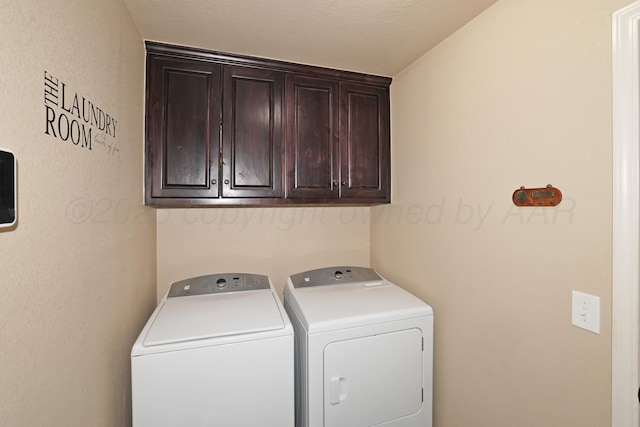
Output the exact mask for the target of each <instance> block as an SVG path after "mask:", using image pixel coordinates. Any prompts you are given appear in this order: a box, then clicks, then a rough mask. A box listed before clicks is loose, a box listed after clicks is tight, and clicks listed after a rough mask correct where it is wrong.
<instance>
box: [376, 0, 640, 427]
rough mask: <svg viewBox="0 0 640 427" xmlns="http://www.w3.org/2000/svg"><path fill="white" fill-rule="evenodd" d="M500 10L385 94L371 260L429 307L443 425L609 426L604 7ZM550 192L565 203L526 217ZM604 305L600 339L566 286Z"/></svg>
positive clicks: (522, 4) (547, 5) (505, 3)
mask: <svg viewBox="0 0 640 427" xmlns="http://www.w3.org/2000/svg"><path fill="white" fill-rule="evenodd" d="M628 3H630V2H629V1H602V0H588V1H584V0H580V1H578V0H549V1H547V0H501V1H499V2H497V3H496V4H495V5H493V6H492V7H491V8H489V9H488V10H487V11H485V12H484V13H483V14H481V15H480V16H478V17H477V18H476V19H475V20H474V21H472V22H471V23H469V24H468V25H467V26H465V27H464V28H463V29H461V30H460V31H458V32H457V33H456V34H454V35H453V36H451V37H450V38H448V39H447V40H446V41H444V42H443V43H442V44H440V45H438V46H437V47H436V48H435V49H433V50H432V51H430V52H429V53H428V54H426V55H424V56H423V57H422V58H420V59H419V60H418V61H416V62H415V63H414V64H412V65H411V66H410V67H408V68H406V69H405V70H404V71H403V72H401V73H400V74H399V75H397V76H395V78H394V81H393V85H392V109H391V111H392V141H393V142H392V158H393V180H392V182H393V196H392V197H393V204H392V205H391V206H385V207H379V208H374V209H372V218H374V222H373V224H372V235H371V247H372V266H373V267H375V268H377V269H379V270H380V271H381V273H383V274H384V275H386V276H388V277H389V278H392V279H395V280H396V281H398V282H399V283H401V284H403V285H405V286H406V287H407V288H409V289H410V290H411V291H413V292H415V293H416V294H417V295H419V296H420V297H422V298H423V299H425V300H426V301H428V302H429V303H431V304H432V305H433V307H434V311H435V392H434V398H435V408H434V413H435V424H434V425H436V426H438V427H462V426H469V427H495V426H518V427H539V426H577V425H580V426H592V427H602V426H607V425H610V424H611V421H610V412H611V385H610V383H611V233H612V231H611V215H612V213H611V199H612V190H611V188H612V187H611V186H612V166H611V158H612V137H611V133H612V124H611V13H612V12H613V11H615V10H617V9H619V8H621V7H623V6H625V5H626V4H628ZM547 184H553V185H554V186H556V187H558V188H559V189H560V190H561V191H562V192H563V195H564V200H563V201H562V203H561V204H560V205H559V206H558V207H556V208H544V209H543V208H516V207H514V206H513V203H512V202H511V196H512V193H513V191H514V190H516V189H517V188H519V187H520V186H521V185H524V186H526V187H544V186H545V185H547ZM574 289H575V290H578V291H582V292H585V293H589V294H594V295H597V296H599V297H600V298H601V332H600V334H599V335H597V334H594V333H591V332H588V331H585V330H583V329H579V328H577V327H575V326H572V325H571V291H572V290H574Z"/></svg>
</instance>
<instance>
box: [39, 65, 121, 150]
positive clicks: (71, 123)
mask: <svg viewBox="0 0 640 427" xmlns="http://www.w3.org/2000/svg"><path fill="white" fill-rule="evenodd" d="M44 107H45V130H44V133H45V134H47V135H51V136H53V137H54V138H57V139H60V140H62V141H69V142H71V143H72V144H73V145H75V146H78V147H82V148H86V149H88V150H92V148H93V147H92V142H95V143H97V144H99V145H101V146H104V147H105V148H107V149H108V152H109V154H115V153H116V152H118V151H119V149H118V148H117V139H116V138H117V129H118V120H116V119H115V118H114V117H113V116H112V115H111V114H108V113H106V112H105V111H104V110H103V109H102V108H100V107H99V106H97V105H96V104H95V103H93V102H92V101H91V100H89V99H87V98H85V97H84V96H82V95H80V94H78V92H74V91H72V90H69V88H68V87H67V85H66V84H65V83H64V82H63V81H61V80H60V79H59V78H57V77H56V76H54V75H52V74H50V73H48V72H47V71H45V72H44Z"/></svg>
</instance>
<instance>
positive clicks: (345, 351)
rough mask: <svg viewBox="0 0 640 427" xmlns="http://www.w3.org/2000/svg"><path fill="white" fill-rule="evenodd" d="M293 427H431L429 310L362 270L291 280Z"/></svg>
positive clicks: (314, 273)
mask: <svg viewBox="0 0 640 427" xmlns="http://www.w3.org/2000/svg"><path fill="white" fill-rule="evenodd" d="M284 306H285V309H286V310H287V312H288V314H289V318H290V319H291V322H292V323H293V327H294V331H295V335H296V344H295V349H296V355H295V366H296V427H369V426H384V427H431V425H432V393H433V392H432V388H433V310H432V309H431V307H430V306H429V305H428V304H426V303H425V302H423V301H421V300H420V299H418V298H417V297H415V296H414V295H412V294H411V293H409V292H407V291H405V290H403V289H402V288H400V287H399V286H397V285H395V284H393V283H391V282H389V281H387V280H385V279H383V278H382V277H380V276H379V275H378V274H377V273H376V272H375V271H374V270H372V269H369V268H362V267H329V268H323V269H319V270H312V271H307V272H304V273H299V274H295V275H292V276H290V277H289V278H288V279H287V284H286V286H285V288H284Z"/></svg>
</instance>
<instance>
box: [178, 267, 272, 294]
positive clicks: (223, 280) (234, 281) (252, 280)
mask: <svg viewBox="0 0 640 427" xmlns="http://www.w3.org/2000/svg"><path fill="white" fill-rule="evenodd" d="M258 289H270V286H269V278H268V277H267V276H263V275H261V274H244V273H223V274H209V275H207V276H199V277H192V278H190V279H186V280H180V281H179V282H173V283H172V284H171V288H170V289H169V294H168V295H167V297H168V298H175V297H186V296H191V295H207V294H221V293H227V292H241V291H255V290H258Z"/></svg>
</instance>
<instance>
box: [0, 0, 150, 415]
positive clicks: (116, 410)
mask: <svg viewBox="0 0 640 427" xmlns="http://www.w3.org/2000/svg"><path fill="white" fill-rule="evenodd" d="M10 3H11V4H10V5H9V4H8V2H3V7H2V12H1V13H0V39H1V40H2V60H1V61H0V88H2V101H1V102H0V146H1V147H4V148H8V149H10V150H12V151H14V152H15V153H16V155H17V158H18V169H19V185H18V193H19V200H18V202H19V221H18V226H17V227H16V228H14V229H13V230H10V231H3V232H0V265H1V270H0V293H1V295H2V298H0V367H1V368H0V425H2V426H65V427H67V426H82V427H85V426H125V425H128V424H130V411H131V409H130V379H129V378H130V374H129V372H130V368H129V366H130V365H129V352H130V350H131V344H132V343H133V340H134V339H135V337H136V336H137V334H138V332H139V331H140V329H141V328H142V326H143V323H144V321H145V320H146V318H147V317H148V315H149V313H150V311H151V310H152V308H153V307H154V306H155V213H154V211H153V209H150V208H144V207H143V206H142V182H143V181H142V165H143V157H142V153H143V148H142V135H143V93H144V88H143V81H144V77H143V73H144V47H143V44H142V40H141V37H140V35H139V33H138V32H137V30H136V29H135V26H134V25H133V22H132V21H131V19H130V17H129V14H128V13H127V11H126V9H125V7H124V5H123V4H122V3H121V2H120V1H112V0H92V1H90V2H87V1H84V0H72V1H69V0H55V1H47V2H42V1H36V0H25V1H14V2H10ZM45 71H46V72H48V73H50V74H51V75H53V76H55V77H56V78H58V79H59V80H58V89H59V91H60V92H59V93H61V90H62V89H61V84H62V83H64V84H65V85H66V86H65V90H66V95H67V99H66V101H65V104H66V107H67V108H69V107H70V104H71V103H72V97H73V96H74V94H75V93H77V94H78V96H79V97H80V98H81V97H83V96H84V97H85V99H86V100H90V101H91V102H92V103H93V104H94V105H95V106H97V107H98V108H100V109H101V110H102V111H104V112H106V113H107V114H109V115H110V117H113V118H115V119H116V120H117V126H116V133H115V135H113V127H112V122H111V127H110V131H111V135H108V134H107V133H106V129H104V131H100V130H99V126H98V127H94V128H93V131H92V137H93V140H92V144H91V145H92V147H91V150H88V149H87V148H82V147H81V144H79V145H78V146H76V145H74V144H73V143H72V142H71V140H70V139H69V140H67V141H63V140H62V139H61V138H60V135H59V134H58V131H57V130H56V135H57V137H54V136H52V134H51V129H49V131H50V134H49V135H47V134H46V133H45V131H46V126H45V125H46V109H45V103H44V73H45ZM60 104H61V99H58V106H59V105H60ZM71 105H72V104H71ZM58 106H56V108H55V110H54V111H55V112H56V117H60V116H59V114H60V113H63V110H61V109H60V108H58ZM97 114H98V115H99V113H97ZM67 115H68V117H71V120H73V118H72V115H71V114H69V113H67ZM76 119H77V118H76ZM54 123H55V124H56V126H57V120H56V121H55V122H54ZM65 124H66V122H65V121H64V120H63V129H65V127H64V125H65ZM87 126H88V127H90V125H87ZM56 129H57V128H56ZM75 129H76V131H75V132H77V129H79V127H77V128H75ZM65 132H66V131H65ZM87 132H88V128H87ZM74 135H76V136H74V138H75V139H76V140H77V133H75V134H74ZM101 141H104V144H105V145H102V144H101V143H100V142H101ZM108 146H111V151H109V148H108ZM115 149H117V150H118V151H115Z"/></svg>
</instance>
